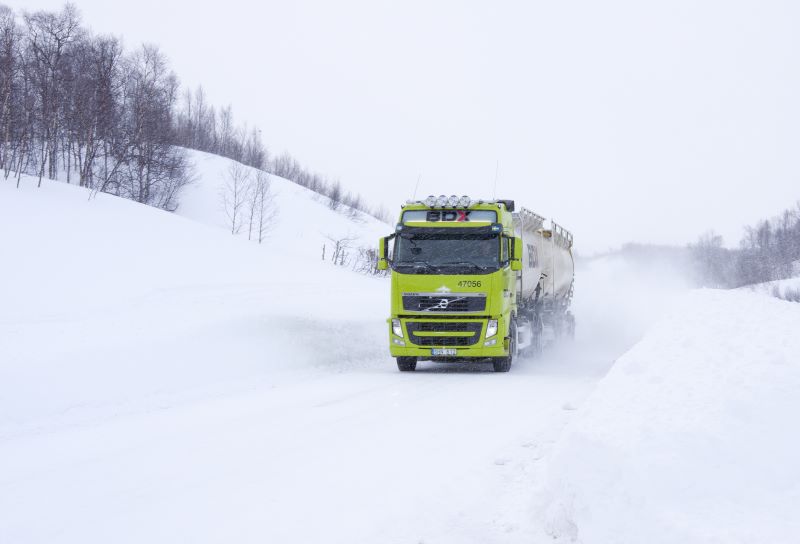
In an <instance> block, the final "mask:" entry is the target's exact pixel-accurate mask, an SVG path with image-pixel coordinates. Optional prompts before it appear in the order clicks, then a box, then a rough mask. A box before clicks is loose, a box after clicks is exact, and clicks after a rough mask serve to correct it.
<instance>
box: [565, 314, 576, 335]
mask: <svg viewBox="0 0 800 544" xmlns="http://www.w3.org/2000/svg"><path fill="white" fill-rule="evenodd" d="M567 338H569V339H570V340H575V316H574V315H573V314H571V313H567Z"/></svg>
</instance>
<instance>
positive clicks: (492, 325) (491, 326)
mask: <svg viewBox="0 0 800 544" xmlns="http://www.w3.org/2000/svg"><path fill="white" fill-rule="evenodd" d="M495 334H497V320H496V319H490V320H489V323H488V324H487V325H486V338H491V337H492V336H494V335H495Z"/></svg>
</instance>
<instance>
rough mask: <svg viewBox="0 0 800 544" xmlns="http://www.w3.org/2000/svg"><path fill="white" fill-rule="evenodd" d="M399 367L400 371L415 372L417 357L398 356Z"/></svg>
mask: <svg viewBox="0 0 800 544" xmlns="http://www.w3.org/2000/svg"><path fill="white" fill-rule="evenodd" d="M397 368H398V369H399V370H400V372H413V371H415V370H416V369H417V358H416V357H398V358H397Z"/></svg>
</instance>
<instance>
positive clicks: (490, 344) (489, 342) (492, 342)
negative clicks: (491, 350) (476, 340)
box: [483, 338, 497, 348]
mask: <svg viewBox="0 0 800 544" xmlns="http://www.w3.org/2000/svg"><path fill="white" fill-rule="evenodd" d="M495 344H497V338H492V339H491V340H489V341H488V342H484V343H483V345H484V346H486V347H487V348H488V347H491V346H494V345H495Z"/></svg>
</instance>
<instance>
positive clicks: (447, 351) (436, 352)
mask: <svg viewBox="0 0 800 544" xmlns="http://www.w3.org/2000/svg"><path fill="white" fill-rule="evenodd" d="M455 354H456V350H455V349H453V348H434V349H432V350H431V355H455Z"/></svg>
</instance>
